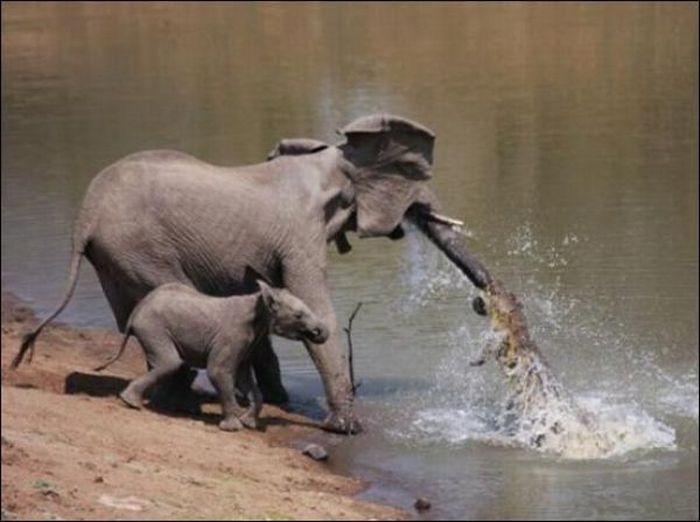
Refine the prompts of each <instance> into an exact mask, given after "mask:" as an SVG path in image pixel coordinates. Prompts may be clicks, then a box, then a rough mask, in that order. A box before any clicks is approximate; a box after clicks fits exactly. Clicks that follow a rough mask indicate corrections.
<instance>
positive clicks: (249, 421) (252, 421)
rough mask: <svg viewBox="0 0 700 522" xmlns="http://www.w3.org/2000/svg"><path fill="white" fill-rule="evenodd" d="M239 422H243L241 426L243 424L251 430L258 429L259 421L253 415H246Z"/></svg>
mask: <svg viewBox="0 0 700 522" xmlns="http://www.w3.org/2000/svg"><path fill="white" fill-rule="evenodd" d="M239 420H240V421H241V424H243V426H245V427H246V428H248V429H249V430H257V429H258V419H256V418H255V417H254V416H253V415H244V416H243V417H241V418H240V419H239Z"/></svg>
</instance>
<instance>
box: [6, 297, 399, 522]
mask: <svg viewBox="0 0 700 522" xmlns="http://www.w3.org/2000/svg"><path fill="white" fill-rule="evenodd" d="M34 323H35V318H34V315H33V313H32V312H31V310H28V309H27V308H25V307H23V306H22V305H21V303H19V302H18V301H17V299H15V298H13V297H12V296H11V295H7V294H3V297H2V507H3V519H4V518H6V517H8V518H11V517H13V516H16V517H19V518H32V519H34V518H39V519H56V518H58V517H60V518H68V519H76V518H78V519H81V518H82V519H84V518H90V519H95V518H99V519H114V518H119V519H163V518H167V519H171V518H177V519H195V518H196V519H267V520H276V519H305V520H324V519H369V518H374V519H395V518H405V517H406V514H405V513H402V512H400V511H397V510H394V509H392V508H389V507H385V506H378V505H373V504H368V503H365V502H360V501H358V500H355V499H353V498H352V495H353V494H355V493H357V492H358V491H360V490H361V489H362V484H361V483H360V482H359V481H357V480H354V479H350V478H346V477H341V476H338V475H334V474H331V473H330V472H329V471H327V470H326V468H325V465H324V464H322V463H317V462H313V461H311V460H309V459H308V458H307V457H304V456H302V455H301V454H300V453H299V452H298V450H294V449H289V448H288V447H284V444H285V442H288V441H290V440H291V439H294V438H299V437H303V436H305V435H308V434H311V433H312V432H313V431H314V430H316V429H317V428H315V427H314V426H313V423H311V422H310V421H309V420H308V419H306V418H304V417H301V416H298V415H294V414H290V413H286V412H284V411H282V410H280V409H278V408H274V407H267V406H266V407H265V409H264V410H263V415H262V421H263V423H264V424H266V429H265V432H252V431H244V432H240V433H235V434H231V433H224V432H221V431H220V430H218V428H217V427H216V421H217V417H218V415H217V414H218V407H217V406H215V405H212V406H211V407H209V406H208V407H207V409H206V410H205V411H206V412H207V413H205V414H204V415H201V416H198V417H187V416H179V417H178V416H171V415H166V414H164V413H156V412H153V411H149V410H147V409H146V410H143V411H135V410H130V409H128V408H125V407H124V406H122V405H121V403H120V402H119V401H118V399H116V398H115V393H116V392H117V391H118V390H120V389H121V388H122V387H123V386H124V385H125V384H126V380H127V379H130V378H132V377H133V376H135V375H136V374H137V373H139V372H141V371H143V369H144V363H143V358H142V355H141V354H140V353H139V350H138V349H137V348H136V347H134V346H131V347H129V348H128V349H127V353H126V354H125V355H124V357H123V359H122V360H121V361H120V362H118V363H116V364H115V365H113V366H112V367H110V368H109V369H108V370H106V371H105V372H104V373H105V375H102V374H96V373H94V372H92V371H91V370H89V369H90V368H92V367H94V366H96V365H97V364H98V363H100V362H102V361H104V360H105V358H106V355H107V353H109V352H110V350H114V349H115V348H116V345H117V343H118V341H119V336H118V335H117V334H116V333H112V332H104V331H98V330H76V329H73V328H70V327H67V326H63V325H59V326H54V327H49V328H47V329H46V330H45V331H44V333H43V334H42V336H41V337H40V338H39V341H38V343H37V353H36V356H35V358H34V361H33V363H32V364H31V365H23V366H22V367H20V368H19V369H18V370H16V371H11V370H9V369H8V367H9V363H10V360H11V359H12V357H13V356H14V354H15V351H16V349H17V346H18V344H19V339H20V336H21V334H22V333H23V332H25V331H27V330H28V329H29V327H30V325H31V324H34ZM132 342H133V341H132Z"/></svg>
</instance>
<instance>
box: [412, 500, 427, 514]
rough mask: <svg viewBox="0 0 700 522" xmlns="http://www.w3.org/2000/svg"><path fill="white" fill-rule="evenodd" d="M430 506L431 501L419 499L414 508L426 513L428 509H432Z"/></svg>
mask: <svg viewBox="0 0 700 522" xmlns="http://www.w3.org/2000/svg"><path fill="white" fill-rule="evenodd" d="M430 506H431V504H430V500H428V499H427V498H425V497H418V498H417V499H416V501H415V502H414V503H413V507H414V508H416V509H417V510H418V511H425V510H426V509H430Z"/></svg>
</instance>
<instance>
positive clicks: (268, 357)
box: [252, 336, 289, 404]
mask: <svg viewBox="0 0 700 522" xmlns="http://www.w3.org/2000/svg"><path fill="white" fill-rule="evenodd" d="M252 365H253V368H254V369H255V377H256V379H257V382H258V385H259V386H260V391H261V392H262V397H263V400H264V401H265V402H266V403H268V404H285V403H287V402H289V395H288V394H287V390H285V389H284V386H283V385H282V374H281V372H280V363H279V360H278V359H277V354H276V353H275V352H274V350H273V349H272V341H271V339H270V337H269V336H268V337H264V338H263V339H261V340H260V344H259V345H258V346H256V347H255V350H254V353H253V355H252Z"/></svg>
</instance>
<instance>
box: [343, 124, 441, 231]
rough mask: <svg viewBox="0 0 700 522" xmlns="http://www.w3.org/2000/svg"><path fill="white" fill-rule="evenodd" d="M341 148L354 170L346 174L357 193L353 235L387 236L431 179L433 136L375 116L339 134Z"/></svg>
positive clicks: (415, 126) (417, 126)
mask: <svg viewBox="0 0 700 522" xmlns="http://www.w3.org/2000/svg"><path fill="white" fill-rule="evenodd" d="M339 132H340V133H341V134H342V135H344V136H345V137H346V139H347V142H346V143H345V144H343V145H341V146H340V148H341V150H342V151H343V154H344V156H345V158H346V159H347V160H349V161H350V163H352V165H353V166H354V168H351V169H350V171H349V172H348V176H349V177H350V178H351V179H352V181H353V184H354V186H355V192H356V204H357V233H358V235H359V236H360V237H370V236H386V235H389V234H391V233H392V232H393V231H394V230H395V229H396V227H397V226H398V225H399V224H400V223H401V220H402V219H403V217H404V215H405V213H406V211H407V210H408V208H409V207H410V206H411V205H412V204H413V203H414V202H415V201H416V199H417V198H418V197H419V196H420V194H421V193H422V191H423V190H424V185H425V182H426V181H427V180H429V179H430V178H431V177H432V164H433V145H434V143H435V134H434V133H433V132H432V131H431V130H429V129H427V128H426V127H424V126H422V125H420V124H419V123H416V122H414V121H411V120H409V119H406V118H402V117H400V116H394V115H390V114H375V115H371V116H364V117H362V118H359V119H357V120H355V121H353V122H352V123H350V124H349V125H348V126H347V127H345V128H343V129H341V130H340V131H339Z"/></svg>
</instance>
